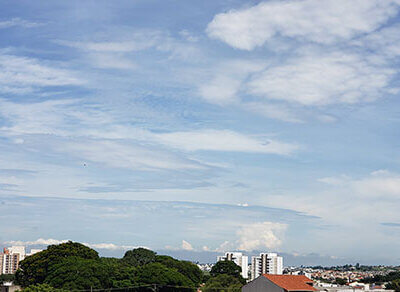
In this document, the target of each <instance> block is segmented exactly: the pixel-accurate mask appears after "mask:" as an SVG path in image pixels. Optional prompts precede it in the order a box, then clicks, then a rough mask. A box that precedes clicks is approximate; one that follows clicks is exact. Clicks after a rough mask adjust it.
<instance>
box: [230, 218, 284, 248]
mask: <svg viewBox="0 0 400 292" xmlns="http://www.w3.org/2000/svg"><path fill="white" fill-rule="evenodd" d="M286 229H287V224H283V223H276V222H259V223H253V224H248V225H246V226H243V228H241V229H240V230H238V231H237V235H238V236H239V240H238V247H237V249H239V250H244V251H252V250H262V249H273V248H277V247H279V246H280V245H281V244H282V239H283V236H284V234H285V231H286Z"/></svg>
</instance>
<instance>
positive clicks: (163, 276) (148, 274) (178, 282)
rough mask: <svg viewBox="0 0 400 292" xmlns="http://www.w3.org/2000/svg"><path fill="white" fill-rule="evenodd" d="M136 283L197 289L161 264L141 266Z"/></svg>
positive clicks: (182, 276)
mask: <svg viewBox="0 0 400 292" xmlns="http://www.w3.org/2000/svg"><path fill="white" fill-rule="evenodd" d="M136 277H137V280H136V282H137V283H139V284H140V285H142V284H160V285H163V286H181V287H193V288H194V287H195V286H196V285H194V283H193V282H192V281H191V280H190V279H188V278H187V277H185V276H184V275H182V274H181V273H179V272H178V271H176V270H175V269H170V268H167V267H165V266H164V265H162V264H160V263H150V264H147V265H144V266H141V267H139V268H138V269H137V272H136Z"/></svg>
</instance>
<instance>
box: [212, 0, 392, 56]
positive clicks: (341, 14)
mask: <svg viewBox="0 0 400 292" xmlns="http://www.w3.org/2000/svg"><path fill="white" fill-rule="evenodd" d="M398 5H399V1H397V0H388V1H380V0H369V1H365V0H354V1H350V2H349V1H348V0H300V1H293V0H291V1H268V2H261V3H259V4H258V5H256V6H253V7H250V8H244V9H240V10H230V11H228V12H226V13H220V14H217V15H216V16H215V17H214V19H213V20H212V21H211V22H210V23H209V24H208V27H207V33H208V35H209V36H210V37H212V38H215V39H219V40H222V41H224V42H225V43H227V44H228V45H230V46H232V47H234V48H238V49H243V50H252V49H254V48H255V47H258V46H262V45H263V44H264V43H265V42H267V41H269V40H270V39H272V38H273V37H275V36H278V35H280V36H283V37H290V38H297V39H299V40H305V41H312V42H316V43H323V44H331V43H334V42H337V41H340V40H348V39H351V38H352V37H354V36H356V35H358V34H362V33H368V32H371V31H374V30H375V29H377V28H378V27H379V26H380V25H382V24H383V23H385V22H386V21H387V20H388V19H390V18H391V17H393V16H395V15H396V13H397V11H398V9H399V7H398Z"/></svg>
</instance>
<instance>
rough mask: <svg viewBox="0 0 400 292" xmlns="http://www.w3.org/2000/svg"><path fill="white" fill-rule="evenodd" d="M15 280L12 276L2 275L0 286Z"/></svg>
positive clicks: (0, 276)
mask: <svg viewBox="0 0 400 292" xmlns="http://www.w3.org/2000/svg"><path fill="white" fill-rule="evenodd" d="M14 280H15V275H14V274H2V275H0V284H1V283H3V282H12V281H14Z"/></svg>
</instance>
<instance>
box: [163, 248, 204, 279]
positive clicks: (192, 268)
mask: <svg viewBox="0 0 400 292" xmlns="http://www.w3.org/2000/svg"><path fill="white" fill-rule="evenodd" d="M156 262H158V263H161V264H163V265H164V266H166V267H168V268H172V269H176V270H177V271H178V272H179V273H181V274H182V275H184V276H186V277H187V278H189V279H190V280H191V281H192V282H193V283H195V284H200V283H201V282H202V280H203V272H202V271H201V270H200V269H199V267H198V266H197V265H195V264H193V263H191V262H188V261H179V260H176V259H174V258H173V257H170V256H164V255H162V256H157V257H156Z"/></svg>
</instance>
